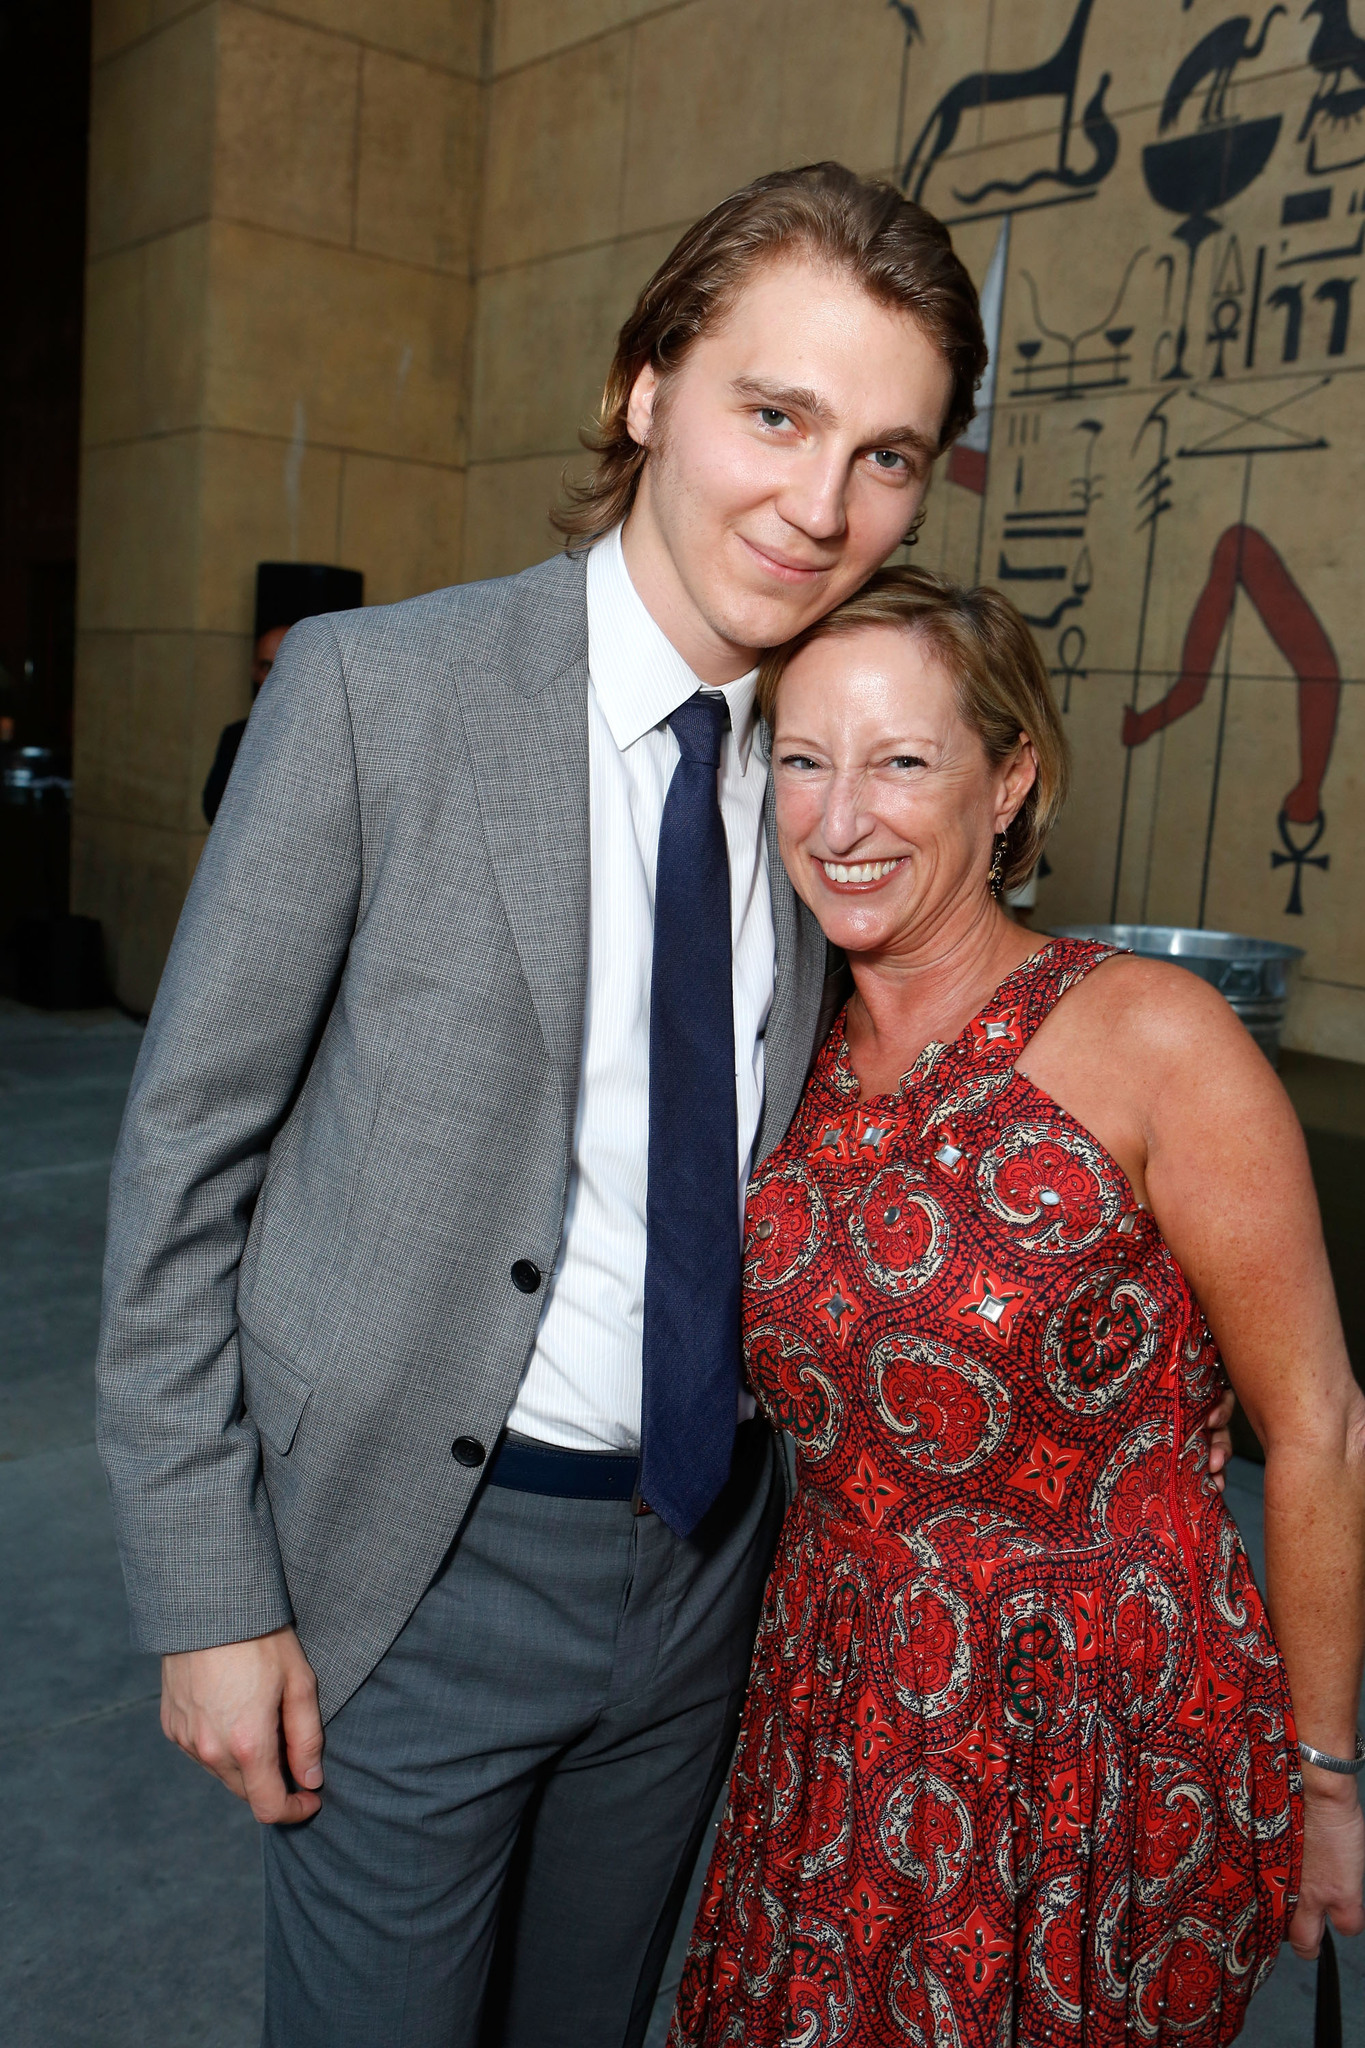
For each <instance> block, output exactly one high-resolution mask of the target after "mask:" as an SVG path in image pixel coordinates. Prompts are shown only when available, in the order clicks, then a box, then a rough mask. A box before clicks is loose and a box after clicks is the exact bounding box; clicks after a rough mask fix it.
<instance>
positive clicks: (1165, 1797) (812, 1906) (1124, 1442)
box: [670, 940, 1301, 2048]
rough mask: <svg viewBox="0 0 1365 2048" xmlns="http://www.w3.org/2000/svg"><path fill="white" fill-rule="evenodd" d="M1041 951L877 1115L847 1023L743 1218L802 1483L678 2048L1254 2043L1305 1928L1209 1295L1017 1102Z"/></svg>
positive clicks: (1294, 1804) (1088, 1153)
mask: <svg viewBox="0 0 1365 2048" xmlns="http://www.w3.org/2000/svg"><path fill="white" fill-rule="evenodd" d="M1107 958H1109V949H1106V948H1102V947H1098V946H1093V945H1086V944H1080V943H1078V942H1069V941H1062V940H1054V941H1053V942H1052V943H1051V944H1050V945H1049V946H1047V947H1046V948H1045V949H1044V950H1043V951H1042V952H1040V953H1037V954H1035V955H1034V956H1033V957H1032V958H1031V959H1030V960H1028V961H1026V962H1025V963H1024V965H1023V966H1022V967H1020V968H1018V969H1017V970H1016V971H1015V972H1014V973H1013V974H1011V975H1010V976H1009V977H1008V978H1007V979H1006V980H1005V981H1004V982H1002V983H1001V985H1000V987H999V988H998V989H997V990H996V992H995V995H994V996H993V997H992V999H991V1001H990V1003H989V1004H988V1006H987V1007H986V1008H985V1009H984V1010H983V1011H982V1012H981V1014H980V1015H979V1016H977V1017H975V1018H974V1019H973V1020H972V1022H971V1023H970V1024H969V1025H968V1026H967V1028H966V1030H965V1031H964V1032H963V1033H962V1036H961V1037H960V1038H959V1039H958V1040H957V1042H956V1044H954V1045H951V1046H942V1045H937V1044H934V1045H930V1046H928V1047H926V1049H925V1051H924V1052H923V1054H922V1055H921V1056H920V1058H919V1060H918V1061H917V1062H916V1064H915V1066H914V1067H913V1068H912V1069H911V1071H910V1072H909V1073H908V1074H907V1075H906V1076H905V1077H904V1079H903V1080H902V1082H901V1085H900V1088H899V1089H898V1091H897V1092H896V1093H895V1094H892V1095H884V1096H879V1097H877V1098H875V1099H874V1100H870V1101H866V1102H864V1101H861V1100H860V1099H859V1095H858V1084H857V1081H856V1079H855V1077H854V1075H853V1072H852V1070H851V1068H850V1066H849V1062H848V1052H847V1045H846V1042H845V1038H844V1031H843V1025H842V1022H840V1023H839V1024H837V1025H836V1026H835V1029H834V1032H833V1034H832V1036H831V1038H830V1040H829V1043H828V1044H827V1045H826V1047H825V1049H824V1051H823V1052H822V1054H821V1056H820V1059H819V1061H818V1063H817V1065H816V1068H815V1071H814V1073H813V1075H812V1077H811V1080H810V1083H809V1085H808V1087H807V1090H806V1095H805V1099H804V1101H803V1104H802V1107H801V1109H800V1111H799V1113H798V1115H797V1119H796V1122H795V1124H794V1125H793V1127H792V1129H791V1132H790V1134H789V1135H788V1137H787V1139H786V1141H785V1143H784V1144H783V1145H782V1146H781V1147H780V1148H779V1149H778V1150H777V1151H776V1152H775V1153H774V1154H773V1155H772V1156H771V1158H770V1159H769V1160H768V1161H767V1162H766V1163H765V1165H764V1166H763V1168H762V1170H761V1171H760V1173H759V1174H758V1175H757V1177H756V1178H755V1180H754V1182H753V1184H752V1187H751V1189H750V1193H749V1204H748V1220H747V1230H746V1244H745V1282H746V1296H745V1307H744V1326H745V1355H746V1360H747V1367H748V1373H749V1378H750V1381H751V1384H752V1386H753V1390H754V1392H755V1394H756V1395H757V1397H758V1400H759V1402H760V1403H761V1404H762V1406H763V1408H764V1410H765V1411H766V1413H767V1415H768V1417H769V1419H770V1420H771V1421H772V1423H773V1424H774V1425H775V1426H776V1427H777V1428H779V1429H784V1430H787V1431H789V1432H790V1433H791V1435H792V1436H793V1437H794V1438H795V1441H796V1447H797V1458H798V1468H799V1475H800V1485H799V1491H798V1495H797V1499H796V1502H795V1505H794V1506H793V1508H792V1510H791V1512H790V1513H789V1515H788V1517H787V1522H786V1526H785V1528H784V1531H783V1535H782V1541H781V1545H780V1548H779V1551H778V1556H777V1561H776V1564H775V1567H774V1570H773V1574H772V1579H771V1582H770V1584H769V1587H768V1593H767V1600H766V1604H765V1607H764V1611H763V1619H762V1622H761V1625H760V1629H759V1635H758V1641H757V1646H756V1649H755V1654H754V1664H753V1672H752V1677H751V1684H750V1692H749V1698H748V1703H747V1708H746V1712H745V1718H744V1723H743V1729H742V1732H741V1736H740V1744H739V1750H738V1755H737V1759H736V1763H735V1768H734V1775H733V1779H732V1783H731V1788H730V1797H729V1803H728V1806H727V1809H726V1813H725V1818H724V1821H723V1823H722V1826H721V1830H720V1834H719V1838H718V1840H717V1843H716V1849H715V1854H714V1857H713V1859H712V1862H711V1867H710V1873H709V1877H708V1881H707V1886H706V1891H705V1894H704V1897H703V1902H702V1906H701V1911H700V1914H699V1916H698V1920H697V1926H696V1931H695V1933H694V1935H693V1939H692V1946H691V1951H690V1953H689V1956H688V1960H687V1966H686V1969H685V1971H684V1975H683V1981H682V1986H681V1989H680V1992H679V1998H678V2006H677V2011H676V2013H675V2015H674V2020H673V2030H672V2034H671V2037H670V2041H671V2048H702V2044H706V2048H730V2044H734V2048H835V2044H838V2043H851V2044H856V2048H1007V2044H1019V2048H1023V2044H1027V2048H1046V2044H1053V2048H1061V2044H1064V2043H1083V2044H1085V2048H1105V2044H1109V2043H1118V2042H1125V2043H1127V2042H1133V2043H1147V2044H1166V2048H1175V2044H1177V2043H1178V2044H1180V2048H1213V2044H1215V2043H1219V2042H1225V2041H1230V2040H1231V2039H1232V2038H1233V2037H1234V2036H1235V2035H1236V2033H1237V2032H1238V2030H1239V2028H1240V2027H1241V2025H1242V2022H1243V2019H1244V2018H1245V2014H1246V2008H1247V2002H1248V2000H1249V1999H1250V1997H1251V1994H1252V1992H1253V1991H1254V1990H1255V1988H1256V1985H1257V1983H1258V1982H1259V1980H1260V1979H1261V1978H1262V1976H1264V1974H1265V1973H1266V1971H1267V1970H1268V1969H1269V1967H1270V1965H1271V1963H1272V1961H1273V1959H1274V1956H1275V1952H1276V1949H1277V1948H1278V1946H1279V1943H1280V1940H1281V1938H1282V1936H1283V1934H1284V1932H1285V1928H1286V1924H1287V1917H1288V1915H1289V1913H1290V1911H1291V1909H1292V1905H1293V1901H1294V1897H1295V1893H1296V1889H1297V1885H1298V1874H1299V1854H1300V1835H1301V1820H1300V1806H1299V1780H1298V1776H1297V1771H1296V1769H1295V1767H1294V1765H1293V1763H1292V1762H1291V1758H1292V1756H1293V1751H1292V1748H1291V1744H1292V1740H1293V1725H1292V1721H1291V1718H1290V1703H1289V1690H1288V1685H1287V1682H1286V1678H1285V1673H1284V1667H1283V1665H1282V1664H1281V1662H1280V1658H1279V1654H1278V1651H1277V1649H1276V1646H1275V1642H1274V1639H1273V1637H1272V1635H1271V1632H1270V1628H1269V1625H1268V1623H1267V1621H1266V1617H1265V1613H1264V1610H1263V1608H1262V1605H1261V1601H1260V1598H1259V1596H1258V1594H1257V1591H1256V1588H1255V1584H1254V1582H1253V1580H1252V1576H1251V1572H1250V1570H1249V1568H1248V1565H1247V1561H1246V1557H1245V1555H1244V1553H1243V1550H1242V1546H1241V1543H1240V1541H1239V1539H1238V1535H1237V1531H1236V1528H1235V1526H1234V1524H1233V1522H1232V1519H1231V1516H1230V1515H1229V1514H1228V1511H1227V1510H1226V1508H1225V1507H1224V1506H1223V1503H1222V1500H1221V1498H1220V1496H1219V1494H1218V1492H1217V1490H1216V1488H1215V1487H1214V1486H1213V1484H1212V1481H1211V1480H1210V1478H1209V1476H1208V1471H1207V1446H1206V1440H1205V1433H1204V1418H1205V1416H1206V1414H1207V1412H1208V1409H1209V1407H1210V1406H1211V1404H1212V1403H1213V1401H1214V1399H1215V1398H1216V1397H1217V1395H1218V1394H1219V1392H1220V1391H1221V1390H1222V1388H1223V1385H1224V1379H1223V1372H1222V1367H1221V1364H1220V1361H1219V1358H1218V1353H1217V1351H1216V1350H1215V1348H1214V1344H1213V1340H1212V1338H1211V1336H1210V1334H1209V1331H1208V1328H1207V1326H1206V1324H1205V1322H1204V1319H1203V1317H1202V1315H1201V1314H1200V1311H1199V1309H1198V1308H1197V1306H1196V1305H1195V1302H1194V1300H1193V1298H1192V1296H1191V1293H1190V1289H1189V1286H1188V1284H1187V1282H1186V1280H1185V1277H1184V1275H1183V1273H1182V1272H1181V1270H1180V1268H1179V1267H1178V1266H1177V1264H1176V1262H1175V1260H1174V1258H1173V1257H1172V1256H1171V1253H1170V1252H1169V1251H1168V1250H1167V1248H1166V1246H1165V1244H1164V1243H1163V1241H1162V1238H1161V1235H1160V1232H1159V1231H1158V1230H1157V1228H1156V1225H1155V1223H1154V1222H1153V1220H1152V1218H1151V1216H1150V1215H1149V1214H1148V1213H1147V1212H1146V1211H1145V1210H1143V1209H1140V1208H1139V1207H1138V1206H1137V1205H1136V1203H1135V1201H1134V1198H1133V1194H1132V1190H1131V1188H1130V1186H1129V1183H1128V1181H1127V1179H1126V1177H1125V1175H1124V1174H1123V1173H1122V1172H1121V1170H1120V1169H1119V1167H1118V1166H1117V1165H1116V1164H1115V1162H1114V1161H1113V1160H1112V1159H1111V1158H1110V1157H1109V1155H1108V1153H1106V1152H1105V1151H1104V1149H1103V1148H1102V1147H1101V1146H1100V1145H1099V1144H1098V1143H1097V1142H1096V1140H1095V1139H1094V1138H1093V1137H1092V1136H1091V1135H1090V1133H1089V1132H1088V1131H1087V1130H1085V1129H1084V1128H1083V1127H1082V1126H1081V1125H1080V1124H1078V1123H1077V1122H1076V1121H1075V1120H1074V1119H1073V1118H1072V1117H1070V1116H1068V1115H1067V1114H1066V1112H1065V1111H1064V1110H1062V1109H1060V1108H1059V1107H1058V1106H1057V1104H1056V1103H1054V1102H1053V1101H1052V1100H1051V1099H1050V1098H1049V1097H1047V1096H1045V1095H1043V1094H1041V1093H1040V1092H1039V1091H1038V1090H1037V1089H1036V1088H1035V1087H1034V1086H1033V1085H1032V1083H1031V1082H1029V1081H1027V1080H1026V1079H1024V1077H1023V1076H1022V1075H1020V1074H1017V1073H1016V1072H1015V1071H1014V1067H1015V1062H1016V1060H1017V1059H1018V1058H1019V1055H1020V1053H1021V1051H1022V1049H1023V1047H1024V1045H1025V1044H1026V1043H1027V1041H1028V1039H1029V1038H1030V1036H1031V1035H1032V1033H1033V1032H1034V1031H1035V1030H1036V1028H1037V1027H1038V1025H1039V1024H1040V1023H1041V1022H1042V1020H1043V1018H1044V1017H1045V1016H1046V1015H1047V1013H1048V1011H1049V1010H1050V1009H1051V1008H1052V1006H1053V1004H1054V1003H1055V1002H1056V1001H1057V1000H1058V999H1059V998H1060V997H1061V996H1062V995H1064V994H1065V992H1066V991H1067V989H1069V988H1070V987H1072V986H1073V985H1074V984H1075V983H1076V982H1077V981H1079V980H1080V979H1081V978H1082V977H1083V976H1084V975H1086V974H1088V973H1089V972H1090V970H1091V969H1092V968H1093V967H1095V966H1097V965H1098V964H1099V962H1100V961H1102V960H1104V959H1107Z"/></svg>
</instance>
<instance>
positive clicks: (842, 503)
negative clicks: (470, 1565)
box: [777, 449, 848, 540]
mask: <svg viewBox="0 0 1365 2048" xmlns="http://www.w3.org/2000/svg"><path fill="white" fill-rule="evenodd" d="M847 491H848V466H847V464H846V463H845V461H844V459H843V457H842V455H840V454H838V453H836V452H835V451H832V450H824V449H820V450H815V451H812V453H811V454H810V455H809V456H807V458H806V459H805V461H803V462H801V463H800V464H798V465H797V466H796V468H795V469H794V471H793V472H792V473H790V474H789V475H788V477H787V480H786V487H785V489H784V490H783V491H782V494H781V496H780V497H779V499H778V506H777V509H778V511H779V512H780V513H781V514H782V517H783V518H784V519H785V520H786V522H787V524H788V525H789V526H794V527H796V528H797V529H798V531H800V532H801V533H806V534H809V535H810V537H811V539H812V540H838V539H840V538H841V536H842V535H843V533H844V531H845V529H846V527H847V525H848V508H847V504H846V497H847Z"/></svg>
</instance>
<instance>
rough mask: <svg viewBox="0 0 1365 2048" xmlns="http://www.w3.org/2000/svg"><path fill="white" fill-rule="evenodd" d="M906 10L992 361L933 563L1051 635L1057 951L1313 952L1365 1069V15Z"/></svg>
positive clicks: (914, 63)
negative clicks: (1152, 930)
mask: <svg viewBox="0 0 1365 2048" xmlns="http://www.w3.org/2000/svg"><path fill="white" fill-rule="evenodd" d="M869 4H871V0H869ZM892 5H893V6H894V8H895V12H896V13H897V15H898V16H899V17H900V20H901V22H902V24H903V28H904V64H903V70H902V77H901V81H900V92H901V100H900V123H899V126H900V144H899V149H898V165H897V175H898V177H899V180H900V182H901V185H902V187H903V189H904V190H905V191H907V192H908V193H909V194H911V196H913V197H915V198H917V199H919V200H920V201H922V202H923V204H925V205H926V206H929V207H931V208H932V209H933V211H935V212H936V213H938V214H939V215H941V216H942V217H943V218H944V219H946V220H947V221H949V222H950V223H951V224H952V226H953V233H954V239H955V241H956V243H957V245H958V247H959V249H960V250H961V252H962V254H963V256H964V258H965V260H966V261H967V262H968V264H969V265H970V267H971V269H972V272H973V275H974V276H975V277H976V278H977V280H978V283H979V284H980V285H981V288H982V300H983V308H984V311H985V315H986V320H987V326H988V329H989V331H990V334H991V340H992V370H991V375H990V379H989V380H988V386H987V388H986V390H985V391H983V394H982V398H983V406H982V412H981V416H980V418H979V419H978V421H977V422H976V424H975V425H974V427H973V430H972V431H971V433H970V434H969V435H968V436H967V437H966V439H965V440H964V442H963V443H962V444H961V445H960V446H959V447H958V448H956V449H955V450H954V451H953V452H952V455H951V456H950V458H949V459H948V461H947V462H946V463H945V465H944V471H943V474H942V475H941V477H940V478H939V479H938V481H937V483H936V487H935V491H934V493H933V502H932V507H931V513H930V518H929V521H928V522H927V524H926V528H925V533H924V538H923V542H922V550H921V555H920V559H922V560H923V559H927V560H928V561H930V562H932V563H934V564H936V565H938V566H942V567H944V568H946V569H948V570H949V571H951V572H952V573H954V574H956V575H959V576H964V577H967V578H971V579H980V580H983V581H990V582H994V583H996V584H997V585H999V587H1000V588H1002V589H1003V590H1005V591H1006V592H1008V594H1009V595H1010V596H1011V597H1013V598H1014V599H1015V601H1016V602H1017V603H1018V604H1019V605H1020V607H1021V609H1022V610H1023V611H1024V613H1025V615H1026V616H1027V617H1028V618H1029V620H1030V621H1031V623H1032V625H1033V628H1034V631H1035V632H1036V633H1037V635H1038V636H1039V639H1040V641H1041V643H1042V645H1043V647H1044V649H1045V651H1046V653H1047V656H1048V659H1049V662H1050V664H1051V667H1052V672H1053V675H1054V678H1055V680H1056V683H1057V687H1058V693H1059V698H1060V702H1061V705H1062V708H1063V712H1064V714H1065V717H1066V721H1067V725H1068V729H1069V731H1070V734H1071V738H1072V742H1073V746H1074V749H1075V757H1076V769H1077V779H1076V792H1075V795H1074V797H1073V799H1072V802H1071V804H1070V807H1069V809H1068V812H1067V815H1066V817H1065V819H1064V820H1063V822H1062V824H1061V826H1060V828H1059V830H1058V831H1057V833H1056V835H1055V836H1054V839H1053V842H1052V844H1051V846H1050V847H1049V849H1048V868H1049V872H1048V873H1047V874H1046V875H1045V877H1044V879H1043V882H1042V885H1041V888H1040V921H1041V922H1054V921H1055V922H1061V921H1063V920H1080V919H1109V918H1119V919H1133V920H1143V921H1147V922H1152V923H1176V924H1202V925H1206V926H1212V927H1219V928H1230V929H1234V930H1240V931H1244V932H1250V933H1254V934H1257V935H1259V936H1261V937H1265V938H1279V939H1285V940H1288V941H1290V942H1292V943H1294V944H1297V945H1300V946H1303V947H1304V948H1305V949H1306V952H1307V959H1306V962H1305V979H1304V983H1303V986H1302V990H1301V995H1300V999H1299V1002H1298V1006H1297V1011H1296V1015H1295V1020H1294V1024H1293V1029H1292V1038H1293V1041H1294V1042H1297V1043H1299V1044H1301V1045H1304V1046H1307V1047H1311V1048H1312V1049H1315V1050H1318V1051H1321V1052H1326V1053H1332V1054H1336V1055H1337V1056H1340V1057H1348V1058H1356V1059H1365V915H1362V909H1361V899H1362V895H1365V786H1363V785H1365V776H1363V775H1362V768H1363V766H1365V692H1363V691H1362V687H1361V685H1362V680H1365V608H1362V603H1361V589H1360V585H1361V578H1360V576H1359V574H1358V563H1359V562H1360V559H1361V555H1362V541H1363V540H1365V520H1363V519H1362V515H1361V507H1360V503H1359V499H1360V489H1359V480H1360V478H1361V474H1362V469H1363V468H1365V463H1363V462H1362V454H1363V453H1365V379H1363V378H1362V376H1361V371H1362V370H1363V369H1365V284H1362V283H1361V278H1362V272H1365V4H1362V0H1357V5H1358V7H1359V9H1360V17H1359V19H1360V27H1359V32H1358V30H1357V26H1356V23H1355V22H1354V21H1353V20H1352V17H1351V14H1350V12H1349V10H1348V6H1347V0H1311V4H1309V5H1308V6H1307V7H1306V8H1305V7H1304V6H1303V5H1302V0H1295V4H1294V6H1293V8H1292V11H1291V10H1290V9H1289V8H1286V7H1284V6H1280V5H1272V6H1269V7H1265V8H1258V9H1257V11H1256V12H1254V13H1246V14H1243V13H1238V14H1232V13H1231V12H1230V11H1229V6H1228V0H1144V4H1142V5H1140V6H1134V5H1132V4H1131V0H1008V4H1007V5H1004V4H1001V0H996V5H995V6H994V8H993V9H989V10H987V9H981V10H976V9H971V10H967V9H963V8H961V7H959V6H957V5H956V4H954V0H919V4H916V5H915V6H913V7H912V6H909V5H906V4H903V0H892Z"/></svg>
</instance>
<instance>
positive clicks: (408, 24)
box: [161, 0, 484, 78]
mask: <svg viewBox="0 0 1365 2048" xmlns="http://www.w3.org/2000/svg"><path fill="white" fill-rule="evenodd" d="M161 4H162V5H166V4H169V0H161ZM262 4H268V0H262ZM273 11H275V12H278V13H280V14H283V15H291V16H292V17H293V18H294V19H295V20H296V21H306V22H311V23H312V24H313V25H314V26H315V27H317V28H324V29H330V30H331V31H332V32H333V33H334V34H336V35H339V36H351V37H353V38H354V39H355V40H356V41H357V42H361V43H365V44H368V45H370V46H371V47H372V48H374V49H376V50H392V51H393V52H395V54H396V55H398V56H401V57H416V58H419V59H420V60H421V62H423V63H424V64H436V65H439V66H440V67H441V68H442V69H444V70H446V71H457V72H460V73H462V74H463V75H464V76H465V77H468V78H475V77H477V76H478V72H479V49H480V43H481V39H482V35H483V12H484V9H483V0H281V4H280V5H279V6H278V7H277V8H276V9H274V10H273Z"/></svg>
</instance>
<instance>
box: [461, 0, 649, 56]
mask: <svg viewBox="0 0 1365 2048" xmlns="http://www.w3.org/2000/svg"><path fill="white" fill-rule="evenodd" d="M659 5H660V0H498V4H497V6H496V7H495V9H494V24H493V69H494V71H495V72H499V71H507V70H510V69H511V67H512V66H513V65H516V64H529V63H533V62H534V61H535V60H536V59H537V58H539V57H548V56H549V55H551V54H552V52H554V51H555V50H566V49H568V48H569V47H570V46H571V45H572V44H574V43H581V42H584V41H586V39H587V38H588V37H589V36H600V35H603V34H605V33H606V32H607V31H608V30H609V29H614V28H620V27H622V26H623V24H624V23H626V22H629V21H634V20H636V19H638V17H639V16H640V15H643V14H652V13H654V12H656V11H657V9H658V7H659Z"/></svg>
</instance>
